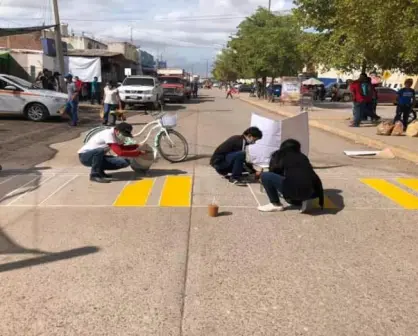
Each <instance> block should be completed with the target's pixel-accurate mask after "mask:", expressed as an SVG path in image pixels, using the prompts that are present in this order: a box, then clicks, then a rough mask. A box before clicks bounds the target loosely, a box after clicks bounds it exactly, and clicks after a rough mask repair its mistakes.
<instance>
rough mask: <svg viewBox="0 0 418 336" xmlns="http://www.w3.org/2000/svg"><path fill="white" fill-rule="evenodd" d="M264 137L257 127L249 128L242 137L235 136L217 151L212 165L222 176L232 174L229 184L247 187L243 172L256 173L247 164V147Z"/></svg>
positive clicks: (211, 160) (211, 162)
mask: <svg viewBox="0 0 418 336" xmlns="http://www.w3.org/2000/svg"><path fill="white" fill-rule="evenodd" d="M262 137H263V133H262V132H261V131H260V129H259V128H257V127H250V128H248V129H247V130H245V131H244V133H243V134H242V135H233V136H232V137H230V138H229V139H227V140H225V141H224V142H223V143H221V144H220V145H219V146H218V148H216V149H215V152H214V153H213V155H212V157H211V159H210V165H211V166H212V167H213V168H215V170H216V171H217V173H218V174H220V175H222V176H227V175H228V174H229V173H231V177H230V179H229V182H231V183H233V184H236V185H246V183H245V181H243V179H242V172H243V170H244V169H246V170H247V171H248V170H249V172H250V173H254V172H255V170H254V169H253V168H252V167H251V166H250V165H249V164H247V163H246V162H245V157H246V155H245V147H247V146H248V145H252V144H254V143H255V142H256V141H257V140H260V139H261V138H262Z"/></svg>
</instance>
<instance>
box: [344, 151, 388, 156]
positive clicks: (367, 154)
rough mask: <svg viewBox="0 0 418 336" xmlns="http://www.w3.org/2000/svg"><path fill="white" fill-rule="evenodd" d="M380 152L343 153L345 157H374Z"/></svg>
mask: <svg viewBox="0 0 418 336" xmlns="http://www.w3.org/2000/svg"><path fill="white" fill-rule="evenodd" d="M379 152H380V151H344V154H345V155H347V156H374V155H377V154H378V153H379Z"/></svg>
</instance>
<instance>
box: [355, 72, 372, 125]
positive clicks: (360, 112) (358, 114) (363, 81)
mask: <svg viewBox="0 0 418 336" xmlns="http://www.w3.org/2000/svg"><path fill="white" fill-rule="evenodd" d="M350 91H351V95H352V98H353V114H354V116H353V117H354V118H353V121H352V123H351V124H350V126H351V127H360V123H361V121H362V120H363V119H364V117H365V116H367V115H368V106H370V104H371V103H372V100H373V92H372V87H371V83H369V79H368V77H367V74H365V73H362V74H360V77H359V79H358V80H356V81H354V82H352V83H351V85H350Z"/></svg>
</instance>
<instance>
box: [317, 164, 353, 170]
mask: <svg viewBox="0 0 418 336" xmlns="http://www.w3.org/2000/svg"><path fill="white" fill-rule="evenodd" d="M347 166H348V165H346V164H341V165H332V166H322V167H320V166H314V167H313V169H333V168H341V167H347Z"/></svg>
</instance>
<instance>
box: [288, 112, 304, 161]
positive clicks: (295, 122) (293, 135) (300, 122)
mask: <svg viewBox="0 0 418 336" xmlns="http://www.w3.org/2000/svg"><path fill="white" fill-rule="evenodd" d="M287 139H295V140H297V141H299V142H300V145H301V147H302V153H303V154H305V155H306V156H308V155H309V115H308V112H303V113H299V114H297V115H295V116H294V117H291V118H286V119H284V120H283V121H282V136H281V141H282V142H283V141H285V140H287Z"/></svg>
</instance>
